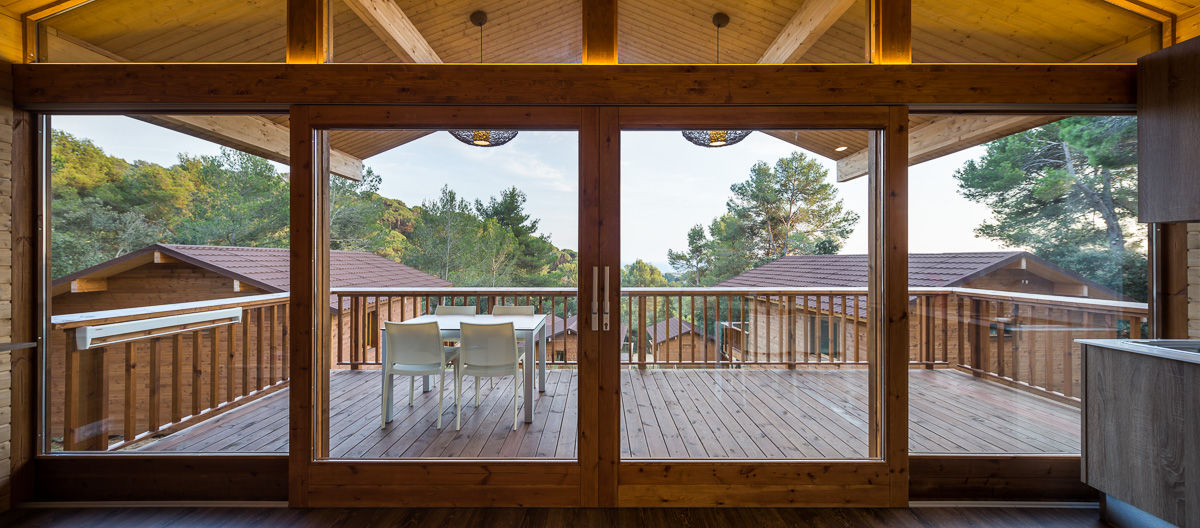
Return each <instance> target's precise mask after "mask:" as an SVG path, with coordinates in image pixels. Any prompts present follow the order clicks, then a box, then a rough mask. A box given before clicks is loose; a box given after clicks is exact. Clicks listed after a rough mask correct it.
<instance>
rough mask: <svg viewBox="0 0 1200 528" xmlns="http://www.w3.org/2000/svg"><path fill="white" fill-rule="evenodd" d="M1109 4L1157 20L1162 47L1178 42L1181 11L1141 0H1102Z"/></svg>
mask: <svg viewBox="0 0 1200 528" xmlns="http://www.w3.org/2000/svg"><path fill="white" fill-rule="evenodd" d="M1104 1H1105V2H1106V3H1108V4H1110V5H1114V6H1116V7H1119V8H1121V9H1124V10H1126V11H1129V12H1130V13H1136V14H1138V15H1141V16H1143V17H1145V18H1149V19H1150V20H1153V21H1155V22H1158V24H1159V27H1160V29H1161V35H1162V47H1164V48H1166V47H1170V46H1174V45H1175V44H1176V43H1177V42H1179V40H1180V39H1179V35H1178V26H1179V21H1178V17H1179V15H1182V13H1172V12H1171V11H1168V10H1166V9H1163V8H1161V7H1158V6H1156V5H1153V4H1149V3H1146V2H1143V1H1142V0H1104Z"/></svg>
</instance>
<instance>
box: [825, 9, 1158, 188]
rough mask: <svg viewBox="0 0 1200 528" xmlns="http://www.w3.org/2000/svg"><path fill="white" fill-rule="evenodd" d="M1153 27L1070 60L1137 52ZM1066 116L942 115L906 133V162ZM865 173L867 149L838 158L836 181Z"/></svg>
mask: <svg viewBox="0 0 1200 528" xmlns="http://www.w3.org/2000/svg"><path fill="white" fill-rule="evenodd" d="M1152 32H1153V28H1152V29H1149V30H1146V31H1143V32H1141V33H1138V34H1136V35H1130V36H1129V37H1126V38H1123V39H1121V40H1118V41H1116V42H1113V43H1110V44H1108V45H1105V46H1101V47H1099V48H1097V49H1095V50H1093V51H1091V52H1089V53H1085V54H1083V55H1080V56H1078V57H1076V58H1075V59H1074V61H1073V62H1100V61H1106V60H1112V59H1117V60H1120V59H1122V58H1125V57H1127V56H1128V55H1137V54H1140V52H1141V50H1143V48H1144V47H1146V46H1155V45H1156V43H1155V42H1146V41H1144V39H1145V38H1147V37H1149V36H1151V34H1152ZM1064 117H1067V116H1065V115H1060V116H1046V115H1032V116H1031V115H1025V116H1019V115H990V116H978V115H975V116H972V115H959V116H943V117H937V118H935V119H933V120H931V121H929V122H927V123H924V124H922V125H919V126H915V127H913V128H912V130H911V131H910V133H909V145H908V164H909V165H916V164H918V163H921V162H924V161H929V160H931V159H935V158H940V157H942V156H945V155H948V154H952V153H954V152H958V151H960V150H963V149H966V148H970V147H973V146H975V145H979V144H981V143H986V142H988V141H991V140H994V139H998V138H1002V137H1004V136H1008V135H1011V134H1016V133H1018V132H1024V131H1026V130H1029V129H1031V128H1034V127H1038V126H1042V125H1044V124H1046V123H1052V122H1054V121H1057V120H1059V119H1062V118H1064ZM866 175H867V149H865V148H864V149H861V150H859V151H857V152H854V153H853V154H850V155H848V156H845V157H843V158H841V159H839V160H838V161H837V181H839V182H845V181H850V180H853V179H855V178H860V177H862V176H866Z"/></svg>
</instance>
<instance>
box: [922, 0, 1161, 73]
mask: <svg viewBox="0 0 1200 528" xmlns="http://www.w3.org/2000/svg"><path fill="white" fill-rule="evenodd" d="M912 38H913V61H914V62H1134V61H1135V60H1136V59H1137V58H1138V57H1141V56H1142V55H1145V54H1147V53H1150V52H1153V51H1157V50H1158V49H1159V48H1160V47H1161V43H1162V37H1161V32H1160V29H1159V24H1158V23H1157V22H1155V21H1153V20H1150V19H1148V18H1143V17H1141V16H1139V15H1137V14H1135V13H1133V12H1132V11H1128V10H1125V9H1122V8H1120V7H1117V6H1115V5H1113V4H1112V3H1106V2H1091V1H1087V0H1062V1H1058V2H1045V1H1042V0H999V1H990V2H983V1H978V0H951V1H945V0H913V3H912Z"/></svg>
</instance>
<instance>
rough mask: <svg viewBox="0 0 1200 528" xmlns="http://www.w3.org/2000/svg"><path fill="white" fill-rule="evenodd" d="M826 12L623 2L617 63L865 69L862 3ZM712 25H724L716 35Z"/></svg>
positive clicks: (784, 5) (793, 6) (661, 0)
mask: <svg viewBox="0 0 1200 528" xmlns="http://www.w3.org/2000/svg"><path fill="white" fill-rule="evenodd" d="M809 4H812V5H809ZM817 4H821V5H820V6H818V5H817ZM824 4H825V3H816V2H803V1H800V0H794V1H793V0H788V1H782V2H742V3H728V4H727V5H721V4H714V3H711V2H704V1H699V0H688V1H666V0H628V1H622V2H620V3H619V4H618V6H617V9H618V11H617V16H618V24H617V31H618V33H617V48H618V53H619V54H620V58H619V60H620V62H621V63H624V64H754V63H759V62H762V63H773V64H782V63H838V62H843V63H845V62H866V60H867V47H866V46H867V44H866V42H867V40H866V26H867V4H866V2H865V1H863V0H858V1H854V2H836V4H837V5H836V6H834V8H833V9H832V10H831V9H827V8H826V7H825V5H824ZM718 13H722V14H724V15H725V17H724V18H721V17H720V16H719V15H717V14H718ZM714 17H717V18H714ZM717 23H721V24H722V27H721V28H720V30H719V31H718V28H717Z"/></svg>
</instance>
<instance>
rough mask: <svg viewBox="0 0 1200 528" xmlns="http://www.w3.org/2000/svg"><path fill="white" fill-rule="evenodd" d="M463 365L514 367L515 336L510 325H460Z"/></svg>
mask: <svg viewBox="0 0 1200 528" xmlns="http://www.w3.org/2000/svg"><path fill="white" fill-rule="evenodd" d="M459 328H460V329H462V341H461V345H460V346H461V347H462V348H461V351H462V360H463V363H466V364H467V365H476V366H481V367H493V366H499V365H514V364H516V361H517V336H516V334H514V333H513V324H512V323H499V324H474V323H462V324H460V325H459Z"/></svg>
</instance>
